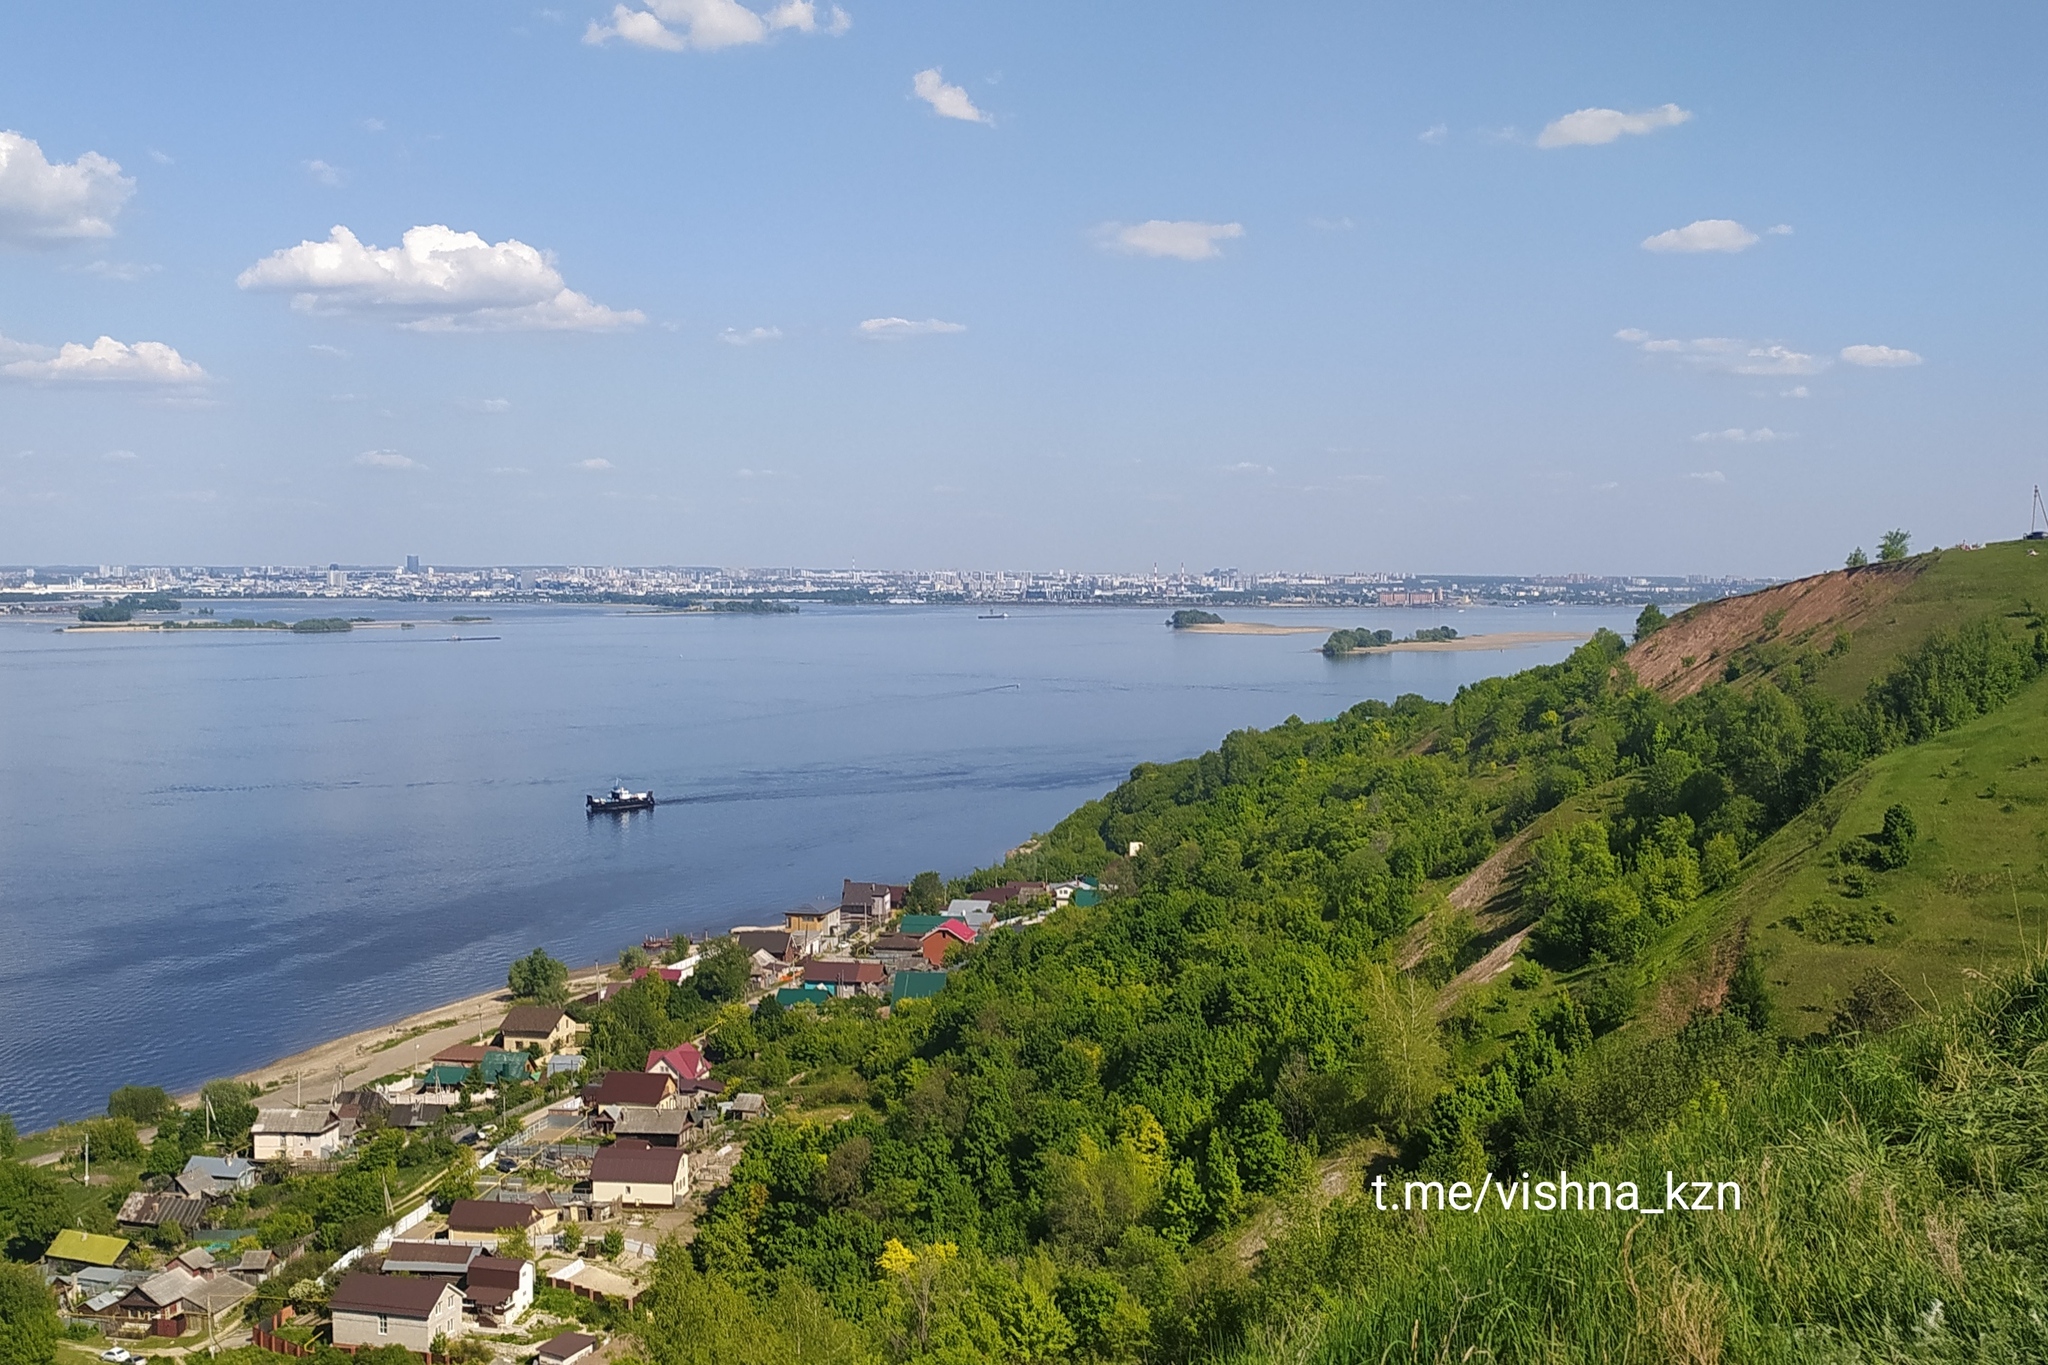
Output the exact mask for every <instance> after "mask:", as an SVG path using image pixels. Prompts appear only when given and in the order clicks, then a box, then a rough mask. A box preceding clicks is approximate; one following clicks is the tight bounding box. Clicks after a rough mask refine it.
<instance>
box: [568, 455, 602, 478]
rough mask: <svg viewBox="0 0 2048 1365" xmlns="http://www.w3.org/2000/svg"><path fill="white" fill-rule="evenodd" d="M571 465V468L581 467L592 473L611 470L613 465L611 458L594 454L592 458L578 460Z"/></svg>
mask: <svg viewBox="0 0 2048 1365" xmlns="http://www.w3.org/2000/svg"><path fill="white" fill-rule="evenodd" d="M569 467H570V468H571V469H581V470H583V471H584V472H586V473H590V474H603V473H605V472H606V471H608V470H610V469H611V468H612V467H613V466H612V462H611V461H610V460H607V459H605V458H603V457H602V456H592V457H591V458H590V459H587V460H578V461H576V463H575V464H573V465H570V466H569Z"/></svg>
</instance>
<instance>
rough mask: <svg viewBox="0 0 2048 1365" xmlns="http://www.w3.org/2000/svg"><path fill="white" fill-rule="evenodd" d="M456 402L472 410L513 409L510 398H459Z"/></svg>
mask: <svg viewBox="0 0 2048 1365" xmlns="http://www.w3.org/2000/svg"><path fill="white" fill-rule="evenodd" d="M456 403H457V405H458V406H460V407H464V408H467V409H468V410H469V411H471V412H510V411H512V400H511V399H509V398H459V399H457V400H456Z"/></svg>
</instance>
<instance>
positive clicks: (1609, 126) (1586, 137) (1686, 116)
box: [1536, 104, 1692, 147]
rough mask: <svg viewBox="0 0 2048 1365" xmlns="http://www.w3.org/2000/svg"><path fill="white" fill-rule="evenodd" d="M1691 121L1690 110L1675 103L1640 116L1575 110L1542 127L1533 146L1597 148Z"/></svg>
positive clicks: (1618, 112)
mask: <svg viewBox="0 0 2048 1365" xmlns="http://www.w3.org/2000/svg"><path fill="white" fill-rule="evenodd" d="M1691 119H1692V113H1691V111H1689V110H1685V109H1681V108H1679V107H1678V106H1677V105H1675V104H1660V105H1658V106H1657V107H1656V108H1655V109H1645V110H1643V111H1642V112H1641V113H1639V114H1624V113H1623V112H1621V110H1619V109H1578V110H1574V111H1573V112H1571V113H1569V114H1566V115H1565V116H1564V117H1563V118H1561V119H1558V120H1556V121H1555V122H1552V123H1550V124H1547V125H1545V127H1544V129H1543V131H1542V132H1541V133H1539V134H1537V136H1536V145H1537V146H1538V147H1600V146H1605V145H1606V144H1607V143H1610V142H1612V141H1614V140H1615V139H1616V138H1619V137H1621V136H1623V135H1624V134H1628V135H1632V136H1636V135H1641V134H1643V133H1654V132H1656V131H1657V130H1658V129H1659V128H1676V127H1677V126H1678V125H1679V124H1681V123H1686V122H1689V121H1691Z"/></svg>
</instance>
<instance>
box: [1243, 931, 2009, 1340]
mask: <svg viewBox="0 0 2048 1365" xmlns="http://www.w3.org/2000/svg"><path fill="white" fill-rule="evenodd" d="M1575 1165H1576V1166H1577V1168H1578V1169H1577V1170H1575V1172H1574V1174H1575V1177H1578V1178H1583V1177H1584V1176H1585V1175H1591V1176H1595V1177H1598V1178H1603V1179H1613V1180H1621V1179H1629V1178H1634V1179H1635V1180H1637V1181H1638V1182H1639V1183H1640V1184H1641V1185H1642V1187H1643V1189H1644V1191H1645V1202H1646V1203H1650V1204H1661V1203H1662V1201H1663V1192H1664V1172H1665V1171H1666V1170H1667V1169H1669V1170H1672V1171H1675V1172H1678V1173H1679V1174H1680V1176H1681V1177H1684V1176H1685V1175H1687V1174H1691V1175H1692V1176H1693V1177H1694V1178H1698V1179H1709V1178H1711V1179H1715V1180H1724V1179H1737V1180H1740V1181H1741V1182H1742V1186H1743V1207H1742V1211H1741V1212H1740V1213H1734V1212H1727V1213H1665V1214H1662V1215H1659V1216H1654V1217H1652V1216H1637V1215H1634V1214H1627V1213H1619V1212H1617V1213H1571V1214H1564V1213H1550V1214H1541V1213H1536V1212H1534V1211H1531V1212H1527V1213H1523V1212H1519V1211H1518V1212H1514V1213H1505V1212H1501V1211H1499V1210H1494V1211H1491V1212H1488V1213H1484V1214H1459V1213H1430V1214H1427V1215H1406V1214H1395V1213H1383V1212H1378V1211H1376V1210H1374V1209H1373V1207H1372V1202H1371V1198H1370V1196H1369V1195H1368V1196H1367V1197H1366V1198H1365V1199H1363V1200H1352V1201H1346V1202H1344V1203H1340V1204H1338V1205H1335V1206H1332V1207H1331V1208H1329V1209H1327V1210H1325V1211H1324V1212H1323V1213H1322V1214H1321V1215H1319V1216H1315V1217H1307V1218H1304V1220H1303V1221H1302V1223H1301V1224H1300V1225H1299V1226H1298V1227H1297V1229H1296V1231H1295V1232H1294V1233H1293V1234H1292V1235H1291V1236H1290V1237H1289V1238H1287V1239H1285V1240H1284V1241H1282V1242H1281V1243H1279V1244H1276V1245H1275V1246H1274V1247H1273V1248H1271V1250H1270V1251H1269V1253H1268V1256H1267V1261H1266V1264H1265V1265H1264V1266H1263V1267H1262V1270H1261V1272H1260V1275H1259V1277H1258V1281H1257V1286H1256V1288H1255V1289H1253V1290H1252V1291H1251V1292H1252V1293H1253V1294H1255V1295H1256V1296H1257V1297H1258V1298H1259V1299H1260V1300H1261V1302H1259V1303H1257V1304H1247V1305H1246V1309H1247V1312H1246V1317H1247V1319H1249V1320H1252V1321H1258V1322H1260V1323H1261V1324H1262V1325H1261V1326H1259V1327H1257V1328H1254V1329H1252V1331H1251V1332H1250V1334H1249V1336H1248V1338H1247V1344H1245V1345H1243V1346H1241V1347H1239V1348H1236V1349H1233V1350H1230V1351H1228V1352H1227V1353H1226V1354H1225V1355H1224V1357H1223V1358H1224V1359H1225V1360H1227V1361H1229V1362H1230V1363H1231V1365H1256V1363H1263V1362H1274V1363H1275V1365H1277V1363H1278V1362H1289V1363H1290V1365H1293V1363H1296V1362H1298V1363H1300V1365H1308V1363H1309V1362H1330V1363H1331V1365H1336V1363H1337V1362H1345V1363H1346V1365H1349V1362H1359V1361H1364V1362H1374V1361H1387V1362H1394V1361H1401V1362H1415V1361H1429V1362H1439V1361H1442V1362H1453V1361H1504V1362H1523V1361H1531V1362H1550V1361H1560V1362H1561V1361H1611V1362H1617V1365H1622V1363H1625V1362H1644V1365H1649V1363H1650V1362H1657V1363H1658V1365H1662V1363H1663V1362H1670V1361H1684V1362H1714V1361H1784V1362H1788V1365H1791V1363H1793V1362H1797V1363H1798V1365H1808V1363H1809V1362H1832V1361H1929V1360H1932V1361H1952V1360H1953V1361H1963V1360H1968V1361H2019V1360H2048V1181H2044V1173H2048V963H2043V962H2040V961H2036V962H2035V963H2034V964H2032V965H2031V966H2029V967H2028V968H2026V969H2024V970H2022V971H2019V972H2017V973H2015V974H2014V975H2012V976H2010V977H2007V978H2004V979H2002V980H2000V981H1997V982H1994V983H1991V984H1989V985H1987V986H1986V987H1985V988H1984V989H1983V990H1982V991H1980V993H1979V994H1978V995H1977V996H1976V997H1975V998H1973V999H1972V1000H1970V1001H1967V1002H1964V1003H1963V1004H1961V1005H1958V1006H1957V1007H1955V1008H1954V1009H1952V1010H1950V1011H1949V1012H1948V1013H1947V1014H1945V1015H1944V1016H1942V1017H1939V1018H1936V1019H1932V1020H1928V1021H1926V1022H1923V1023H1920V1024H1917V1025H1914V1026H1912V1027H1910V1028H1908V1029H1905V1030H1901V1031H1900V1032H1898V1033H1896V1034H1893V1035H1891V1036H1889V1037H1885V1038H1881V1039H1873V1040H1869V1041H1865V1042H1862V1043H1854V1044H1838V1045H1833V1046H1828V1047H1822V1048H1815V1049H1811V1050H1804V1051H1797V1052H1794V1053H1792V1054H1790V1055H1789V1056H1787V1057H1785V1058H1783V1059H1782V1060H1779V1061H1777V1062H1775V1063H1774V1064H1771V1065H1768V1066H1766V1067H1763V1068H1760V1069H1758V1070H1757V1071H1755V1072H1753V1073H1752V1074H1750V1075H1748V1076H1746V1077H1743V1078H1740V1079H1737V1080H1734V1081H1733V1082H1732V1083H1731V1084H1730V1085H1729V1086H1727V1087H1726V1088H1724V1087H1723V1086H1722V1085H1721V1084H1720V1083H1718V1082H1714V1081H1710V1082H1708V1083H1707V1084H1706V1085H1705V1086H1704V1087H1703V1088H1702V1090H1701V1092H1700V1094H1699V1095H1698V1097H1697V1098H1696V1099H1695V1100H1694V1101H1693V1102H1692V1103H1690V1104H1689V1105H1688V1106H1687V1107H1686V1110H1685V1112H1684V1113H1683V1114H1682V1115H1681V1116H1680V1117H1679V1118H1678V1119H1677V1120H1676V1121H1674V1122H1672V1123H1671V1124H1669V1125H1667V1126H1666V1127H1665V1128H1664V1130H1663V1131H1661V1132H1658V1133H1656V1134H1654V1135H1650V1136H1646V1137H1640V1138H1636V1139H1632V1140H1629V1141H1626V1142H1624V1143H1621V1144H1619V1145H1617V1146H1615V1147H1613V1148H1608V1149H1601V1150H1597V1151H1596V1152H1594V1153H1593V1154H1591V1155H1589V1156H1588V1157H1587V1158H1585V1159H1584V1160H1582V1161H1581V1162H1578V1163H1575Z"/></svg>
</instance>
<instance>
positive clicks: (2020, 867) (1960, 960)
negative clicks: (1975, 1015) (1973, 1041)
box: [1717, 680, 2048, 1032]
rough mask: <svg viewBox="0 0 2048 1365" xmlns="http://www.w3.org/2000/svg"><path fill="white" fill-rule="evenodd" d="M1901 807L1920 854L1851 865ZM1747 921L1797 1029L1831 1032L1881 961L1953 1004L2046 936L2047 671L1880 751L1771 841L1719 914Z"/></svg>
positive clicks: (1917, 988)
mask: <svg viewBox="0 0 2048 1365" xmlns="http://www.w3.org/2000/svg"><path fill="white" fill-rule="evenodd" d="M1894 805H1903V806H1905V807H1906V808H1907V809H1908V810H1910V811H1911V812H1912V814H1913V818H1914V820H1915V822H1916V824H1917V825H1918V828H1919V838H1918V840H1917V842H1916V845H1915V848H1914V852H1913V858H1912V861H1911V862H1910V863H1909V864H1908V865H1907V866H1905V867H1903V868H1898V869H1894V870H1878V869H1871V868H1867V867H1863V866H1859V865H1857V864H1855V863H1846V864H1845V863H1844V862H1843V861H1842V860H1841V859H1840V858H1839V856H1838V850H1839V849H1840V848H1841V846H1842V843H1843V841H1844V840H1845V839H1846V838H1848V837H1850V836H1853V835H1858V834H1870V833H1873V832H1875V831H1876V830H1878V829H1879V828H1880V826H1881V825H1882V824H1883V821H1884V813H1885V811H1886V810H1887V809H1889V808H1890V807H1892V806H1894ZM1717 909H1718V910H1719V915H1720V918H1722V919H1723V920H1729V921H1737V920H1739V921H1746V922H1748V923H1749V925H1750V926H1751V933H1752V941H1753V943H1754V944H1755V945H1756V947H1757V948H1758V950H1759V951H1760V952H1761V953H1762V955H1763V959H1764V961H1765V963H1766V964H1767V967H1768V970H1767V976H1768V978H1769V980H1770V983H1771V985H1772V987H1773V989H1774V990H1775V992H1776V993H1777V997H1778V1000H1779V1003H1780V1005H1781V1006H1782V1008H1783V1011H1784V1012H1785V1022H1786V1024H1787V1026H1788V1028H1789V1029H1792V1030H1793V1031H1797V1032H1812V1031H1814V1030H1816V1029H1818V1028H1821V1027H1823V1026H1825V1025H1826V1024H1827V1022H1828V1020H1829V1019H1830V1018H1831V1017H1832V1015H1833V1014H1834V1012H1835V1009H1836V1008H1837V1007H1838V1006H1839V1005H1840V1004H1841V1003H1842V1001H1843V999H1845V998H1846V997H1847V995H1848V994H1849V992H1850V990H1851V989H1853V987H1854V985H1855V983H1856V982H1857V981H1858V980H1859V979H1861V978H1862V977H1863V976H1864V974H1865V973H1866V972H1868V971H1871V970H1873V969H1875V970H1877V971H1881V972H1883V973H1884V974H1886V975H1887V976H1889V977H1891V978H1892V979H1894V980H1896V981H1897V982H1898V983H1900V985H1902V986H1903V987H1904V988H1905V989H1907V990H1908V991H1909V992H1911V993H1912V994H1913V995H1914V996H1915V997H1916V998H1917V999H1918V1000H1920V1001H1921V1002H1922V1003H1923V1004H1932V1003H1934V1002H1937V1001H1952V1000H1954V999H1956V998H1958V997H1959V996H1961V995H1962V994H1964V993H1965V992H1966V991H1968V990H1969V989H1970V988H1971V986H1972V985H1973V984H1974V983H1976V982H1979V981H1981V980H1982V979H1983V978H1984V977H1985V976H1986V975H1987V974H1989V973H1992V972H1994V971H1996V970H1998V969H1999V968H2001V967H2007V966H2011V965H2013V964H2015V963H2016V962H2018V961H2020V960H2022V959H2023V958H2024V957H2025V956H2026V955H2027V953H2028V952H2030V951H2039V949H2040V947H2041V944H2042V941H2043V934H2044V931H2048V680H2043V681H2038V682H2035V683H2034V684H2033V685H2032V686H2030V687H2029V688H2028V689H2027V690H2026V691H2025V692H2023V693H2022V694H2021V695H2020V696H2019V697H2017V698H2015V699H2014V700H2013V701H2012V702H2011V703H2010V704H2008V705H2007V706H2005V707H2004V708H2003V709H2001V710H1999V711H1997V712H1994V713H1993V714H1991V715H1989V716H1986V717H1984V718H1982V719H1980V720H1977V721H1974V722H1972V723H1971V724H1969V725H1966V726H1963V727H1962V728H1960V729H1957V730H1953V731H1950V732H1949V733H1947V734H1945V735H1942V736H1941V737H1940V738H1938V739H1933V740H1929V741H1927V742H1926V743H1923V744H1917V745H1913V746H1911V747H1909V748H1905V749H1899V750H1895V751H1894V752H1892V753H1889V754H1885V755H1883V756H1882V757H1880V758H1877V759H1875V760H1873V761H1872V762H1871V763H1870V764H1869V765H1868V766H1867V767H1866V768H1864V769H1863V770H1862V771H1861V772H1859V773H1857V774H1856V776H1855V777H1854V778H1852V779H1851V780H1850V781H1848V782H1845V783H1843V784H1842V785H1841V786H1840V787H1838V788H1836V789H1835V791H1833V792H1832V793H1830V794H1829V796H1828V797H1827V798H1826V799H1824V800H1822V801H1820V802H1818V803H1817V804H1816V805H1815V806H1814V807H1813V808H1812V809H1810V810H1808V811H1807V812H1806V813H1805V814H1804V815H1802V816H1801V817H1800V818H1799V819H1797V820H1795V821H1793V822H1792V824H1790V825H1788V826H1787V827H1786V828H1785V829H1783V830H1780V831H1779V832H1778V833H1777V834H1776V835H1774V836H1773V837H1772V838H1771V839H1770V840H1769V841H1768V842H1767V843H1765V844H1764V845H1763V846H1762V847H1761V848H1759V849H1758V850H1757V852H1756V854H1755V855H1754V856H1753V858H1752V867H1751V870H1750V871H1749V874H1748V875H1747V876H1746V877H1745V878H1744V879H1743V881H1742V882H1741V884H1740V885H1739V886H1737V887H1736V888H1735V889H1734V890H1733V891H1731V892H1730V893H1729V895H1728V896H1727V897H1726V898H1725V901H1724V902H1723V903H1722V904H1721V905H1720V906H1719V907H1717Z"/></svg>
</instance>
